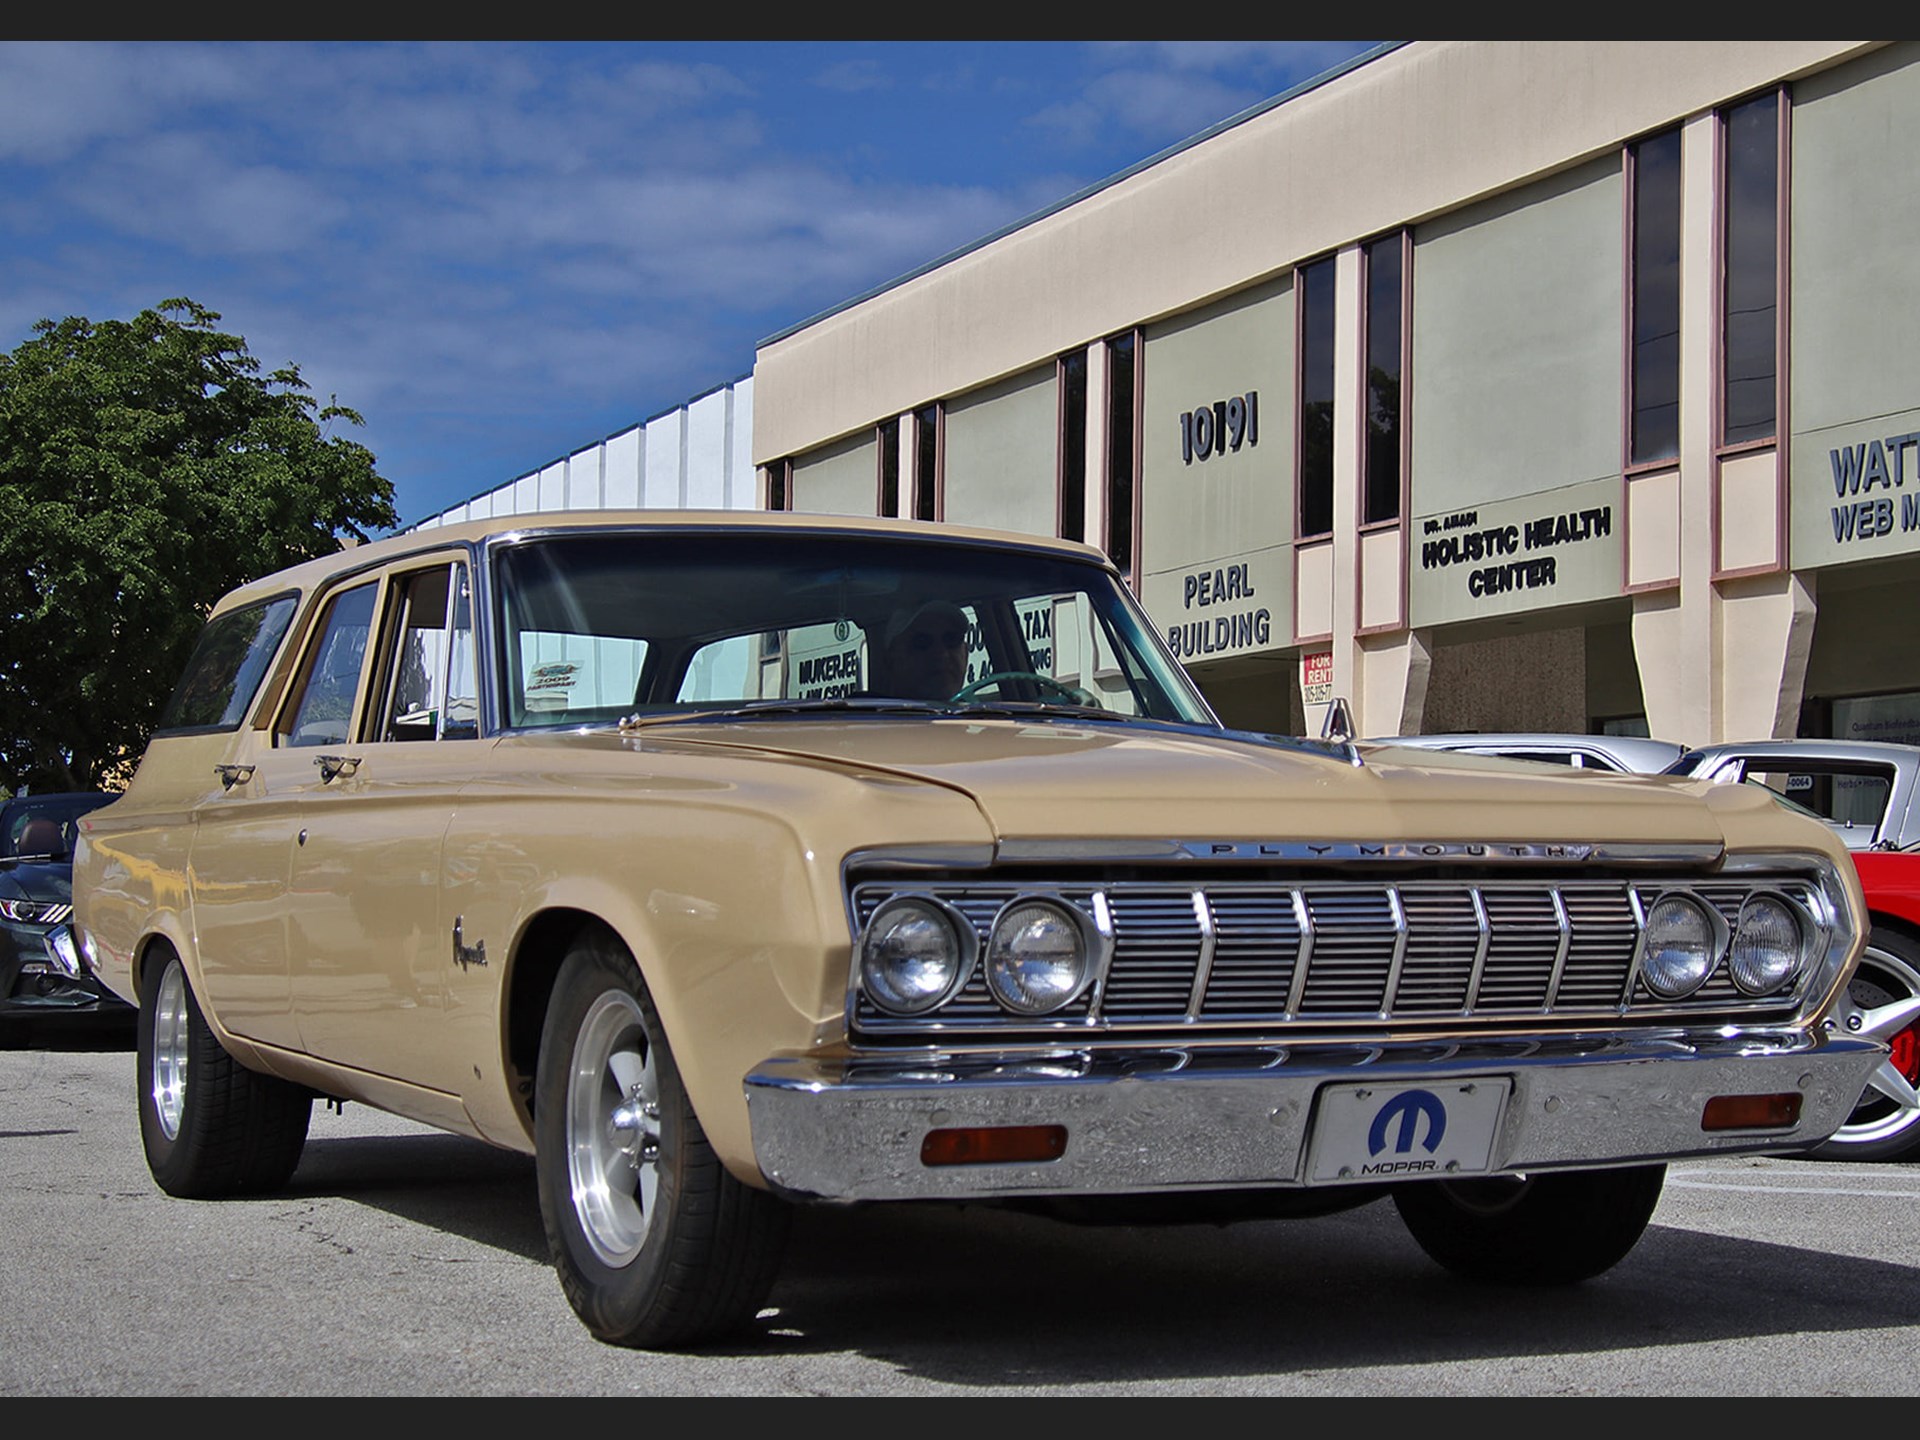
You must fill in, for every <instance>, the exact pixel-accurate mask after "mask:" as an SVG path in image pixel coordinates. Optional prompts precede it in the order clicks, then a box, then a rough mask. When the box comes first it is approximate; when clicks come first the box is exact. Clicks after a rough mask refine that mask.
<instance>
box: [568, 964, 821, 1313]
mask: <svg viewBox="0 0 1920 1440" xmlns="http://www.w3.org/2000/svg"><path fill="white" fill-rule="evenodd" d="M534 1142H535V1152H536V1165H535V1168H536V1172H537V1175H538V1183H539V1190H540V1214H541V1218H542V1219H543V1220H544V1221H545V1223H546V1231H547V1246H548V1249H549V1251H550V1252H551V1254H552V1257H553V1264H554V1269H555V1270H556V1271H557V1272H558V1273H559V1276H560V1284H561V1287H562V1288H563V1289H564V1290H565V1291H566V1295H567V1300H568V1301H569V1303H571V1304H572V1306H573V1308H574V1312H575V1313H576V1314H578V1315H579V1317H580V1318H581V1320H582V1321H584V1322H585V1324H586V1326H587V1328H588V1329H589V1330H591V1331H592V1332H593V1333H594V1334H595V1335H596V1336H598V1337H599V1338H600V1339H602V1340H604V1341H607V1342H608V1343H609V1344H614V1345H632V1346H641V1347H646V1348H650V1349H676V1348H686V1347H691V1346H696V1345H700V1344H704V1343H708V1342H712V1341H716V1340H721V1339H724V1338H726V1337H728V1336H730V1335H733V1334H736V1333H738V1332H739V1331H741V1330H743V1329H745V1328H746V1327H747V1326H748V1325H750V1324H751V1323H752V1322H753V1320H754V1318H755V1316H756V1315H757V1314H758V1313H759V1310H760V1306H761V1303H762V1302H763V1301H764V1300H765V1299H766V1297H767V1292H768V1291H769V1290H771V1289H772V1288H773V1281H774V1277H775V1274H776V1273H777V1271H778V1270H779V1266H780V1258H781V1252H782V1251H783V1249H784V1248H785V1245H786V1238H787V1232H788V1228H789V1223H790V1219H791V1212H790V1210H789V1207H788V1206H787V1205H786V1204H785V1203H784V1202H782V1201H781V1200H779V1199H778V1198H776V1197H775V1196H773V1195H771V1194H768V1193H767V1192H765V1191H762V1190H758V1189H755V1188H753V1187H752V1186H749V1185H745V1184H743V1183H741V1182H740V1181H739V1180H737V1179H735V1178H734V1177H733V1176H732V1175H731V1174H729V1173H728V1172H727V1169H726V1167H725V1166H724V1165H722V1164H721V1163H720V1159H719V1157H718V1156H717V1155H715V1154H714V1151H713V1147H712V1146H711V1145H710V1144H709V1143H708V1141H707V1137H706V1133H705V1132H704V1131H703V1130H702V1129H701V1128H700V1121H699V1119H698V1118H697V1117H696V1116H695V1115H694V1113H693V1107H692V1105H691V1104H690V1103H689V1102H688V1100H687V1095H686V1090H685V1088H684V1087H683V1086H682V1084H681V1082H680V1072H679V1069H678V1068H677V1067H676V1066H675V1064H674V1060H673V1052H672V1050H671V1049H670V1048H669V1046H668V1044H667V1038H666V1034H665V1032H664V1031H663V1030H662V1028H661V1025H660V1018H659V1016H658V1014H656V1013H655V1011H654V1008H653V1000H652V997H651V996H649V995H648V993H647V987H646V984H645V982H644V981H643V980H642V979H641V978H640V969H639V966H638V965H636V964H635V963H634V960H633V957H632V956H631V955H630V954H629V953H628V952H627V950H626V949H625V947H624V946H622V945H620V944H619V943H618V942H617V941H616V940H614V939H613V938H612V937H611V936H609V935H607V934H605V933H603V932H593V933H590V934H588V935H587V936H585V937H583V938H582V939H581V940H579V941H578V942H576V943H575V945H574V947H573V948H572V950H570V951H569V952H568V954H567V957H566V959H565V960H564V961H563V962H562V963H561V966H560V971H559V975H558V977H557V978H556V979H555V981H554V989H553V995H552V998H551V1000H550V1002H549V1004H548V1008H547V1016H546V1022H545V1025H544V1026H543V1028H542V1031H541V1036H540V1060H539V1066H538V1071H537V1074H536V1077H535V1082H534Z"/></svg>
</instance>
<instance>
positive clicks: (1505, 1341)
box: [290, 1134, 1920, 1389]
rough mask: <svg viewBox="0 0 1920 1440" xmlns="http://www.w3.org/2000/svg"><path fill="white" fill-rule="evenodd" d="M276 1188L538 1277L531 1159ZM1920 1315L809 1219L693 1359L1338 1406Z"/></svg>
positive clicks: (1905, 1273) (1820, 1284) (1108, 1240)
mask: <svg viewBox="0 0 1920 1440" xmlns="http://www.w3.org/2000/svg"><path fill="white" fill-rule="evenodd" d="M290 1189H291V1191H292V1192H294V1193H306V1194H328V1195H336V1196H340V1197H343V1198H348V1199H352V1200H354V1201H356V1202H358V1203H362V1204H366V1205H370V1206H373V1207H375V1208H377V1209H380V1210H383V1211H386V1212H389V1213H391V1214H393V1215H396V1216H399V1217H401V1218H403V1219H407V1220H411V1221H414V1222H417V1223H419V1224H422V1225H427V1226H431V1227H433V1228H435V1229H439V1230H443V1231H446V1232H448V1233H451V1234H455V1235H461V1236H465V1237H467V1238H469V1239H472V1240H474V1241H476V1242H479V1243H482V1244H486V1245H489V1246H493V1247H495V1248H498V1249H501V1250H503V1251H506V1252H510V1253H512V1254H515V1255H519V1256H522V1257H525V1258H528V1259H532V1260H541V1261H544V1259H545V1258H546V1248H545V1242H544V1239H543V1235H542V1229H541V1223H540V1214H539V1203H538V1198H537V1195H536V1192H535V1184H534V1172H533V1161H532V1160H531V1159H530V1158H529V1157H527V1156H524V1155H520V1154H517V1153H512V1152H508V1151H503V1150H497V1149H494V1148H492V1147H490V1146H487V1145H484V1144H481V1143H480V1142H478V1141H473V1140H467V1139H463V1138H460V1137H457V1136H450V1135H431V1134H429V1135H419V1136H411V1135H409V1136H391V1137H388V1136H373V1137H362V1138H353V1139H340V1140H321V1141H317V1142H314V1143H311V1144H310V1145H309V1147H308V1152H307V1156H306V1158H305V1159H304V1160H303V1161H302V1163H301V1167H300V1169H299V1171H298V1172H297V1173H296V1174H295V1176H294V1180H293V1184H292V1186H291V1187H290ZM1917 1297H1920V1273H1916V1270H1915V1268H1914V1267H1911V1266H1907V1265H1902V1264H1896V1263H1891V1262H1886V1261H1878V1260H1871V1259H1861V1258H1854V1257H1848V1256H1844V1255H1838V1254H1832V1253H1825V1252H1820V1253H1816V1252H1811V1251H1806V1250H1802V1249H1798V1248H1795V1247H1792V1246H1785V1245H1774V1244H1769V1243H1765V1242H1762V1241H1757V1240H1747V1239H1739V1238H1728V1237H1723V1236H1718V1235H1713V1234H1707V1233H1703V1232H1696V1231H1690V1230H1686V1229H1681V1228H1677V1227H1667V1226H1662V1225H1658V1224H1656V1225H1654V1226H1652V1227H1650V1228H1649V1230H1648V1231H1647V1233H1646V1235H1645V1237H1644V1238H1643V1239H1642V1240H1641V1242H1640V1244H1639V1245H1638V1246H1637V1247H1636V1248H1635V1249H1634V1251H1633V1252H1632V1253H1631V1254H1630V1255H1628V1256H1627V1258H1626V1259H1625V1260H1624V1261H1622V1262H1621V1263H1620V1264H1619V1265H1618V1266H1616V1267H1615V1268H1614V1269H1613V1270H1611V1271H1609V1272H1608V1273H1606V1274H1605V1275H1602V1276H1600V1277H1598V1278H1596V1279H1594V1280H1590V1281H1588V1282H1587V1283H1585V1284H1583V1285H1577V1286H1569V1287H1550V1288H1533V1287H1527V1286H1500V1285H1489V1284H1476V1283H1471V1282H1467V1281H1464V1280H1460V1279H1457V1278H1455V1277H1453V1276H1452V1275H1450V1274H1448V1273H1447V1272H1445V1271H1443V1270H1441V1269H1440V1268H1439V1267H1438V1266H1436V1265H1435V1264H1433V1263H1432V1262H1431V1261H1430V1260H1428V1259H1427V1257H1426V1256H1425V1254H1424V1253H1423V1252H1422V1251H1421V1250H1420V1249H1419V1247H1418V1246H1417V1245H1416V1244H1415V1243H1414V1241H1413V1239H1412V1238H1411V1236H1410V1235H1409V1234H1408V1233H1407V1231H1406V1229H1405V1227H1404V1226H1403V1225H1402V1224H1401V1223H1400V1220H1399V1216H1398V1214H1397V1212H1396V1211H1395V1210H1394V1208H1393V1206H1392V1204H1391V1202H1390V1201H1387V1200H1385V1199H1383V1200H1381V1201H1379V1202H1376V1203H1374V1204H1371V1205H1367V1206H1364V1207H1362V1208H1360V1209H1357V1210H1351V1211H1346V1212H1343V1213H1340V1214H1336V1215H1331V1216H1324V1217H1320V1218H1317V1219H1301V1220H1260V1221H1245V1222H1241V1223H1237V1224H1233V1225H1225V1226H1217V1225H1171V1226H1159V1227H1140V1226H1095V1225H1076V1224H1071V1223H1068V1222H1065V1221H1060V1220H1054V1219H1051V1218H1047V1217H1043V1216H1039V1215H1034V1214H1028V1213H1022V1212H1016V1211H1009V1210H1004V1209H1000V1208H996V1207H992V1206H980V1205H956V1204H938V1203H926V1204H899V1205H870V1206H856V1207H804V1208H801V1209H799V1210H797V1211H796V1213H795V1217H794V1229H793V1235H792V1239H791V1242H790V1244H789V1246H788V1249H787V1256H786V1263H785V1265H784V1266H783V1268H782V1271H781V1274H780V1277H779V1279H778V1281H777V1282H776V1284H775V1286H774V1289H773V1293H772V1295H771V1296H770V1297H769V1301H768V1305H767V1307H766V1309H765V1310H763V1312H762V1314H761V1316H760V1319H759V1320H758V1322H757V1323H756V1327H755V1330H754V1331H753V1332H752V1333H750V1334H749V1335H748V1336H747V1337H744V1338H742V1339H741V1340H738V1341H736V1342H733V1343H732V1344H730V1345H727V1346H724V1347H718V1348H713V1349H709V1350H707V1351H705V1352H704V1353H706V1354H709V1355H713V1356H716V1357H719V1356H727V1355H740V1356H758V1357H762V1358H764V1357H767V1356H769V1355H778V1354H783V1353H784V1354H793V1355H825V1354H844V1353H850V1352H851V1353H856V1354H861V1355H864V1356H866V1357H867V1358H869V1359H872V1360H874V1361H875V1362H877V1363H883V1364H886V1365H890V1366H892V1367H895V1368H897V1369H899V1370H900V1371H902V1372H903V1373H905V1374H908V1375H913V1376H918V1377H921V1378H924V1379H927V1380H929V1381H935V1382H938V1383H941V1384H947V1385H963V1386H964V1385H970V1384H971V1385H979V1386H982V1387H996V1388H1004V1387H1006V1386H1009V1385H1014V1386H1021V1385H1025V1386H1032V1387H1034V1388H1036V1389H1044V1388H1046V1387H1049V1386H1059V1385H1084V1384H1089V1383H1093V1384H1098V1383H1103V1382H1109V1381H1116V1380H1123V1379H1124V1380H1129V1381H1140V1380H1155V1379H1165V1380H1179V1379H1184V1378H1211V1377H1218V1376H1221V1375H1233V1374H1246V1375H1249V1376H1254V1375H1271V1374H1273V1373H1276V1372H1284V1373H1289V1374H1294V1375H1300V1374H1304V1373H1308V1372H1314V1371H1324V1372H1327V1383H1328V1385H1329V1387H1330V1388H1333V1389H1337V1388H1338V1386H1339V1378H1338V1377H1339V1375H1340V1374H1341V1373H1342V1372H1345V1371H1360V1370H1369V1371H1377V1370H1378V1369H1379V1368H1380V1367H1382V1366H1394V1365H1407V1366H1421V1365H1434V1364H1449V1363H1460V1362H1473V1361H1479V1360H1490V1359H1491V1360H1500V1359H1524V1358H1526V1357H1554V1356H1582V1355H1596V1354H1601V1353H1604V1352H1634V1351H1640V1352H1642V1355H1641V1357H1640V1359H1641V1362H1643V1363H1645V1364H1649V1365H1654V1364H1658V1363H1659V1362H1660V1361H1661V1360H1662V1359H1663V1358H1664V1352H1665V1351H1666V1350H1667V1349H1669V1348H1670V1347H1673V1346H1675V1345H1698V1344H1702V1343H1711V1342H1714V1341H1729V1340H1730V1341H1752V1340H1764V1339H1766V1338H1769V1337H1792V1336H1794V1335H1796V1334H1800V1333H1803V1332H1835V1333H1845V1332H1848V1331H1856V1330H1857V1331H1871V1330H1879V1329H1883V1328H1890V1327H1904V1326H1911V1325H1913V1324H1915V1323H1916V1321H1920V1298H1917ZM1629 1363H1635V1362H1632V1361H1630V1362H1629ZM1756 1363H1758V1362H1757V1361H1756Z"/></svg>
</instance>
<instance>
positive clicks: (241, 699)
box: [156, 595, 294, 733]
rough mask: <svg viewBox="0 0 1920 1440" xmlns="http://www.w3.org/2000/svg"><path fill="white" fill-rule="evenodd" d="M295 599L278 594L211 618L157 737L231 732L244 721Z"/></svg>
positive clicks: (194, 649) (182, 677)
mask: <svg viewBox="0 0 1920 1440" xmlns="http://www.w3.org/2000/svg"><path fill="white" fill-rule="evenodd" d="M293 605H294V597H293V596H291V595H282V596H279V597H277V598H276V599H272V600H263V601H261V602H259V603H258V604H255V605H243V606H241V607H240V608H239V609H237V610H229V611H227V612H226V613H225V614H224V615H216V616H215V617H214V618H213V619H212V620H210V621H208V622H207V628H206V629H204V630H202V631H201V632H200V639H199V641H198V643H196V644H195V645H194V647H193V656H192V658H191V659H189V660H188V661H187V668H186V671H185V673H184V674H182V675H181V677H180V683H179V684H178V685H177V686H175V687H174V691H173V696H172V698H171V699H169V700H168V701H167V708H166V709H165V710H164V711H162V712H161V715H160V724H159V727H158V729H157V731H156V733H165V732H167V731H180V730H232V729H234V728H235V727H237V726H238V725H239V724H240V722H241V721H242V720H244V719H245V718H246V714H247V711H248V709H249V708H251V706H252V705H253V697H254V696H255V695H257V694H258V693H259V692H260V682H261V681H262V680H264V679H265V678H266V675H267V666H268V665H269V664H270V663H271V662H272V660H273V656H274V652H275V651H276V650H278V649H279V648H280V642H281V640H283V639H284V638H286V633H287V626H288V624H289V623H290V622H291V621H292V620H293Z"/></svg>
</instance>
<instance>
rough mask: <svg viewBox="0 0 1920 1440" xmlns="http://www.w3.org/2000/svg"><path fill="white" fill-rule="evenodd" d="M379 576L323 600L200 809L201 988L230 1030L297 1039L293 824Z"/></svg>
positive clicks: (333, 734) (192, 866) (333, 728)
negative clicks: (267, 710) (287, 675)
mask: <svg viewBox="0 0 1920 1440" xmlns="http://www.w3.org/2000/svg"><path fill="white" fill-rule="evenodd" d="M378 594H379V591H378V583H377V581H376V580H374V579H370V578H365V577H362V578H359V579H357V580H355V581H353V582H351V583H348V584H344V585H342V586H340V587H339V588H337V589H335V590H334V591H333V592H332V593H330V594H328V595H326V596H324V597H322V598H320V599H319V600H318V601H317V602H316V613H317V618H316V620H315V621H314V623H313V624H312V625H311V626H309V627H308V630H307V634H306V636H305V643H304V646H303V649H302V652H301V658H300V660H299V662H298V668H297V670H296V672H295V676H294V680H293V683H292V686H291V693H290V694H289V695H288V697H287V699H286V701H285V703H284V704H283V705H282V706H281V707H280V709H279V710H278V711H277V712H276V713H277V715H278V716H279V717H280V718H277V719H273V720H271V721H270V722H269V721H261V722H260V723H259V724H258V726H257V728H249V729H247V730H244V731H242V732H240V734H239V735H238V736H237V737H236V742H235V744H234V745H233V747H232V748H230V749H228V750H227V751H226V752H225V758H224V763H222V764H221V765H220V766H218V767H216V773H217V774H218V777H219V778H218V779H214V778H212V777H209V780H208V782H207V791H206V794H205V795H204V797H203V798H202V799H201V801H200V803H199V804H198V805H197V806H196V807H195V811H194V834H193V840H192V852H191V855H190V858H189V863H188V888H189V893H190V895H191V900H192V910H193V928H194V935H195V948H196V949H197V951H198V952H199V958H200V969H201V976H202V984H203V986H204V987H205V992H206V993H205V996H204V997H203V998H204V999H205V1000H206V1001H207V1002H208V1003H209V1004H210V1006H211V1008H212V1009H213V1011H214V1013H215V1014H216V1015H217V1016H218V1017H219V1020H220V1022H221V1024H222V1025H224V1026H225V1027H226V1028H228V1029H229V1030H231V1031H233V1032H234V1033H235V1034H238V1035H243V1036H246V1037H247V1038H249V1039H252V1040H258V1041H261V1042H262V1043H264V1044H268V1045H274V1046H279V1047H282V1048H285V1049H289V1050H298V1049H299V1048H301V1040H300V1030H299V1026H298V1024H297V1022H296V1021H295V1019H294V1015H293V1008H292V999H291V993H290V989H289V984H288V971H287V939H288V925H289V914H290V908H289V907H290V902H291V899H292V897H291V895H290V892H289V884H288V882H289V877H290V874H291V869H292V863H293V848H294V844H295V836H296V835H297V834H298V833H299V831H300V827H301V825H302V824H303V823H304V822H303V817H304V814H305V806H306V803H307V800H308V798H309V796H310V795H311V793H312V792H313V791H314V790H315V789H316V788H317V787H318V786H319V785H320V784H321V783H323V782H322V781H321V778H320V776H319V773H318V769H317V767H316V765H315V756H316V750H317V749H320V748H325V746H324V742H325V741H326V740H327V739H329V738H335V739H337V738H340V737H344V736H345V735H346V734H347V733H348V728H349V726H350V725H351V723H352V720H353V709H352V707H353V705H354V704H355V701H356V697H357V695H358V693H359V689H360V673H361V670H362V668H363V665H364V659H365V654H366V638H367V635H368V633H369V629H370V626H371V624H372V617H373V609H374V604H375V602H376V600H377V598H378Z"/></svg>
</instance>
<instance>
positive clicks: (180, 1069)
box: [134, 949, 313, 1200]
mask: <svg viewBox="0 0 1920 1440" xmlns="http://www.w3.org/2000/svg"><path fill="white" fill-rule="evenodd" d="M148 963H149V969H150V974H149V976H148V979H147V983H146V984H144V985H143V986H141V989H140V1017H139V1019H138V1021H137V1022H136V1024H135V1038H134V1051H135V1055H136V1057H137V1059H136V1070H135V1073H136V1076H137V1084H138V1089H139V1105H140V1139H141V1143H142V1144H143V1145H144V1146H145V1147H146V1152H147V1168H148V1169H150V1170H151V1171H152V1172H153V1178H154V1180H155V1181H156V1182H157V1183H158V1184H159V1186H160V1188H161V1189H162V1190H164V1191H166V1192H167V1194H169V1195H178V1196H181V1197H183V1198H186V1199H195V1200H210V1199H216V1198H219V1197H221V1196H226V1195H250V1194H258V1193H260V1192H262V1191H267V1190H277V1189H279V1188H280V1187H281V1186H283V1185H285V1184H286V1183H287V1180H288V1179H289V1177H291V1176H292V1174H293V1171H294V1167H295V1166H297V1165H298V1164H299V1163H300V1152H301V1150H302V1149H304V1148H305V1146H306V1143H307V1123H308V1121H309V1120H310V1119H311V1118H312V1115H313V1092H312V1091H310V1090H306V1089H303V1088H302V1087H300V1086H298V1085H293V1084H289V1083H288V1082H287V1081H285V1080H281V1079H279V1078H277V1077H275V1076H272V1075H262V1074H259V1073H258V1072H256V1071H253V1070H249V1069H247V1068H246V1066H244V1065H242V1064H240V1063H239V1062H238V1061H236V1060H235V1059H234V1058H233V1057H232V1056H231V1055H229V1054H227V1052H226V1051H225V1050H223V1049H221V1048H220V1042H219V1041H218V1040H217V1039H215V1038H214V1034H213V1031H212V1030H210V1029H209V1028H208V1027H207V1022H206V1019H205V1018H204V1017H203V1016H202V1015H201V1013H200V1002H199V1000H198V999H197V998H195V996H194V993H193V986H192V985H191V984H190V983H189V982H188V980H187V972H186V967H185V966H183V965H182V964H181V963H180V957H179V956H178V955H177V954H175V953H174V952H173V951H172V950H171V949H168V950H165V951H162V952H160V953H158V954H156V955H154V956H153V958H152V959H151V960H150V961H149V962H148Z"/></svg>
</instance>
